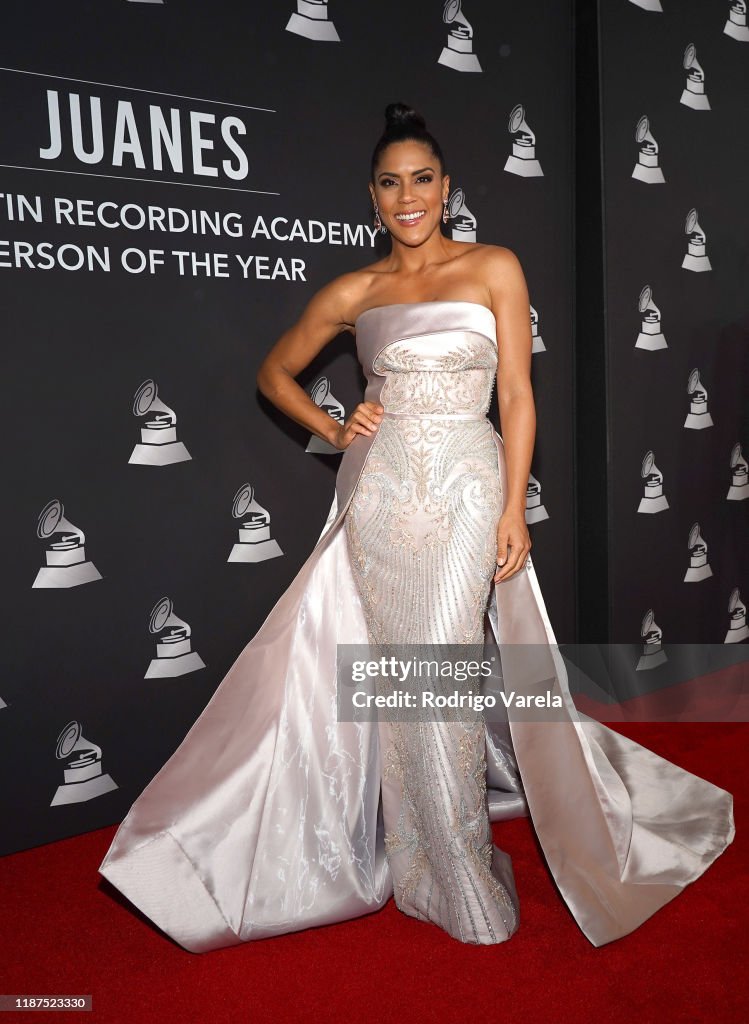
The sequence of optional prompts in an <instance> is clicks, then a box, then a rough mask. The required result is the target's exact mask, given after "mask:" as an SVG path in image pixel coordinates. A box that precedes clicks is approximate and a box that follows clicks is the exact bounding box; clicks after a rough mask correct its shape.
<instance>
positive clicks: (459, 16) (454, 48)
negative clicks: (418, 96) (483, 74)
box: [437, 0, 481, 71]
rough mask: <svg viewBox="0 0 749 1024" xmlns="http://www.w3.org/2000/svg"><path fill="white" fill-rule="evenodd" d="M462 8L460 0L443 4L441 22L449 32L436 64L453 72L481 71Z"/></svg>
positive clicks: (471, 32) (469, 28)
mask: <svg viewBox="0 0 749 1024" xmlns="http://www.w3.org/2000/svg"><path fill="white" fill-rule="evenodd" d="M462 6H463V5H462V4H461V0H446V2H445V6H444V7H443V9H442V20H443V22H444V23H445V25H449V26H450V31H449V32H448V33H447V45H446V46H444V47H443V48H442V53H441V54H440V55H439V59H438V61H437V63H438V64H444V65H445V67H447V68H452V69H453V70H454V71H481V65H480V64H479V59H478V57H477V56H476V54H475V53H474V52H473V28H472V26H471V23H470V22H469V21H468V19H467V18H466V16H465V14H463V11H462Z"/></svg>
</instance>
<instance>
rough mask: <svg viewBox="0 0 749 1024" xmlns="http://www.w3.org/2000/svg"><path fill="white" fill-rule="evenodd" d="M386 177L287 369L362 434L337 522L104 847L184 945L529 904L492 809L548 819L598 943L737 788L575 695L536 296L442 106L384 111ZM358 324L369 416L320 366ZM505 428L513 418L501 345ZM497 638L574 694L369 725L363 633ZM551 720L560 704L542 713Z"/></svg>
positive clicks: (685, 858) (374, 178)
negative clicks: (532, 492) (460, 168)
mask: <svg viewBox="0 0 749 1024" xmlns="http://www.w3.org/2000/svg"><path fill="white" fill-rule="evenodd" d="M371 171H372V173H371V181H370V185H369V189H370V193H371V196H372V201H373V212H374V216H375V224H376V225H377V226H378V227H380V228H381V230H383V232H384V231H389V232H390V234H391V239H392V247H391V252H390V254H389V255H388V256H387V257H386V258H385V259H383V260H381V261H379V262H377V263H375V264H373V265H371V266H369V267H366V268H364V269H362V270H359V271H355V272H353V273H350V274H345V275H343V276H342V277H340V278H338V279H336V280H335V281H333V282H332V283H331V284H329V285H327V286H326V287H325V288H323V289H322V290H321V291H320V292H319V293H318V294H317V295H316V296H314V297H313V299H312V300H311V302H310V303H309V305H308V307H307V309H306V310H305V312H304V314H303V316H302V317H301V319H300V321H299V323H298V324H296V325H295V326H294V327H292V328H290V329H289V330H288V331H287V332H286V333H285V334H284V335H283V336H282V337H281V338H280V339H279V341H278V342H277V344H276V345H275V346H274V348H273V349H272V350H271V352H270V353H269V354H268V356H267V357H266V359H265V361H264V363H263V366H262V367H261V369H260V372H259V373H258V385H259V387H260V389H261V391H263V393H264V394H265V395H266V396H267V397H268V398H269V399H270V400H272V401H273V402H274V403H275V404H276V405H277V406H278V408H280V409H281V410H283V411H284V412H285V413H286V414H287V415H289V416H290V417H291V418H292V419H294V420H295V421H296V422H298V423H300V424H302V425H303V426H305V427H306V428H308V429H309V430H311V431H313V432H314V433H315V434H317V435H318V436H320V437H322V438H325V439H326V440H328V441H330V442H332V443H333V444H334V445H335V447H336V448H338V449H340V450H341V451H342V452H343V457H342V461H341V466H340V469H339V472H338V476H337V478H336V489H335V494H334V496H333V502H332V506H331V509H330V513H329V515H328V518H327V521H326V523H325V526H324V528H323V531H322V534H321V535H320V538H319V539H318V541H317V544H316V546H315V548H314V549H313V551H312V553H311V554H310V556H309V558H308V559H307V561H306V562H305V563H304V565H303V566H302V567H301V569H300V570H299V573H298V574H297V576H296V577H295V579H294V580H293V582H292V584H291V585H290V587H289V588H288V589H287V590H286V592H285V593H284V594H283V595H282V596H281V598H280V599H279V601H278V602H277V603H276V605H275V606H274V608H273V609H272V610H271V612H270V613H269V614H268V616H267V618H266V619H265V621H264V622H263V624H262V626H261V627H260V630H259V631H258V633H257V634H256V635H255V636H254V637H253V638H252V639H251V640H250V642H249V643H248V644H247V646H246V647H245V649H244V650H243V651H242V652H241V654H240V655H239V657H238V658H237V660H236V661H235V663H234V665H233V666H232V668H231V669H230V670H229V672H228V674H227V676H226V677H225V679H224V680H223V681H222V683H221V684H220V685H219V687H218V688H217V690H216V691H215V693H214V695H213V697H212V698H211V700H210V701H209V703H208V705H207V706H206V708H205V710H204V711H203V712H202V714H201V715H200V717H199V718H198V720H197V721H196V722H195V724H194V725H193V726H192V728H191V729H190V731H189V732H188V734H187V736H186V737H185V739H184V740H183V742H182V743H181V745H180V746H179V748H178V749H177V750H176V752H175V753H174V754H173V755H172V757H171V758H170V759H169V760H168V761H167V763H166V764H165V765H164V767H163V768H162V769H161V770H160V771H159V772H158V773H157V775H156V776H155V777H154V778H153V779H152V781H151V782H150V783H149V784H148V786H147V787H146V788H145V790H144V791H143V793H142V794H141V795H140V796H139V797H138V799H137V800H136V801H135V803H134V804H133V806H132V807H131V809H130V811H129V813H128V815H127V817H126V818H125V820H124V821H123V822H122V824H121V825H120V827H119V829H118V831H117V834H116V835H115V837H114V840H113V842H112V844H111V846H110V848H109V850H108V851H107V854H106V856H105V858H104V860H103V862H102V864H101V865H100V867H99V871H100V873H101V874H102V875H104V876H105V877H106V878H107V879H108V880H109V881H110V882H112V883H113V884H114V885H115V886H116V887H117V888H118V889H120V890H121V891H122V892H123V893H124V894H125V895H126V896H127V897H128V898H129V899H130V900H131V901H132V902H133V903H134V904H135V905H136V906H137V907H139V908H140V910H142V911H143V912H144V913H145V914H146V915H147V916H148V917H150V918H151V920H153V921H154V922H155V923H156V924H157V925H158V926H159V927H160V928H162V929H163V930H164V931H165V932H167V933H168V934H169V935H170V936H172V937H173V938H174V939H175V940H176V941H177V942H179V943H180V944H181V945H182V946H183V947H184V948H185V949H188V950H190V951H192V952H205V951H208V950H211V949H216V948H219V947H222V946H228V945H234V944H237V943H241V942H246V941H249V940H254V939H260V938H265V937H269V936H273V935H279V934H283V933H286V932H291V931H296V930H300V929H303V928H308V927H312V926H315V925H322V924H330V923H333V922H337V921H342V920H346V919H350V918H353V917H357V916H361V915H363V914H367V913H371V912H373V911H375V910H378V909H379V908H380V907H382V906H383V905H384V904H385V903H386V902H387V901H388V900H389V899H390V898H391V896H394V898H395V902H396V905H397V907H398V908H399V909H400V910H401V911H403V912H404V913H405V914H408V915H410V916H412V917H414V918H418V919H420V920H423V921H430V922H432V923H434V924H436V925H438V926H439V927H441V928H442V929H444V931H445V932H447V933H448V934H449V935H451V936H452V937H453V938H455V939H457V940H459V941H461V942H465V943H474V944H493V943H500V942H504V941H506V940H507V939H508V938H510V936H512V935H513V934H514V933H515V931H516V930H517V929H518V926H519V920H520V917H519V903H518V897H517V891H516V887H515V880H514V877H513V872H512V865H511V862H510V858H509V857H508V855H507V854H506V853H504V852H503V851H501V850H500V849H498V848H497V847H495V846H494V845H493V842H492V835H491V827H490V822H491V821H499V820H505V819H508V818H512V817H516V816H519V815H530V817H531V820H532V823H533V826H534V828H535V831H536V833H537V835H538V838H539V841H540V844H541V847H542V849H543V851H544V855H545V857H546V860H547V863H548V865H549V867H550V869H551V871H552V874H553V876H554V879H555V881H556V884H557V886H558V887H559V890H560V892H561V894H562V896H563V898H564V899H565V901H566V903H567V905H568V907H569V908H570V910H571V912H572V915H573V917H574V919H575V920H576V922H577V923H578V925H579V926H580V928H581V929H582V931H583V933H584V934H585V935H586V937H587V938H588V939H589V940H590V942H591V943H592V944H593V945H594V946H600V945H603V944H604V943H607V942H611V941H612V940H614V939H617V938H619V937H621V936H623V935H626V934H628V933H629V932H631V931H632V930H633V929H635V928H636V927H638V926H639V925H640V924H641V923H642V922H643V921H644V920H646V919H647V918H648V917H650V916H651V915H652V914H653V913H655V911H656V910H658V908H659V907H661V906H663V905H664V904H665V903H666V902H668V901H669V900H670V899H672V898H673V897H674V896H676V895H677V894H678V893H679V892H681V890H682V889H683V888H684V887H685V886H686V885H688V884H689V883H690V882H692V881H694V880H695V879H696V878H698V877H699V876H700V875H701V874H702V873H703V872H704V871H705V870H706V869H707V867H708V866H709V865H710V864H712V862H713V861H714V860H715V859H716V858H717V857H718V856H719V855H720V854H721V853H722V852H723V851H724V850H725V848H726V847H727V846H728V845H729V843H730V842H731V841H732V840H733V837H734V823H733V801H732V797H731V794H730V793H727V792H726V791H724V790H722V789H719V788H718V787H716V786H714V785H713V784H711V783H710V782H707V781H705V780H704V779H700V778H698V777H697V776H695V775H692V774H691V773H689V772H687V771H685V770H683V769H681V768H679V767H678V766H676V765H674V764H672V763H671V762H669V761H666V760H665V759H664V758H661V757H659V756H658V755H657V754H655V753H653V752H652V751H650V750H647V749H646V748H645V747H642V746H640V745H639V744H637V743H634V742H633V741H632V740H629V739H627V738H626V737H624V736H621V735H620V734H618V733H616V732H614V731H612V730H610V729H608V728H606V727H605V726H603V725H602V724H600V723H599V722H596V721H595V720H594V719H590V718H588V717H587V716H584V715H582V714H580V713H579V712H577V711H576V709H575V706H574V704H573V702H572V698H571V696H570V693H569V687H568V683H567V677H566V672H565V668H564V663H563V660H562V659H561V658H560V656H559V652H558V651H557V650H556V649H555V639H554V634H553V631H552V628H551V625H550V623H549V620H548V616H547V614H546V609H545V606H544V602H543V598H542V595H541V591H540V588H539V585H538V580H537V578H536V574H535V570H534V568H533V564H532V562H531V559H530V556H529V555H528V551H529V549H530V538H529V536H528V530H527V527H526V524H525V516H524V508H525V492H526V485H527V481H528V475H529V471H530V463H531V456H532V450H533V444H534V437H535V411H534V405H533V396H532V391H531V386H530V361H531V360H530V356H531V331H530V321H529V317H528V309H529V301H528V292H527V288H526V285H525V280H524V277H523V273H522V269H521V268H520V265H519V263H518V261H517V259H516V257H515V256H514V255H513V253H511V252H510V251H509V250H507V249H504V248H502V247H497V246H490V245H478V244H468V243H458V242H453V241H451V240H449V239H447V238H446V237H444V236H443V234H442V232H441V230H440V225H441V222H442V221H443V219H446V216H445V210H446V201H447V196H448V192H449V177H448V175H447V174H446V173H445V161H444V158H443V155H442V152H441V150H440V147H439V145H438V144H437V142H436V141H435V139H434V138H433V137H432V135H431V134H430V133H428V132H427V130H426V127H425V124H424V121H423V120H422V119H421V118H420V117H419V116H418V115H417V114H415V112H414V111H412V110H409V108H407V107H405V106H403V105H402V104H391V105H390V106H389V107H388V109H387V111H386V128H385V132H384V133H383V135H382V137H381V138H380V140H379V141H378V143H377V146H376V147H375V151H374V154H373V159H372V168H371ZM343 329H349V330H351V331H352V332H354V333H355V336H356V347H357V354H358V357H359V359H360V361H361V364H362V367H363V369H364V372H365V374H366V376H367V381H368V384H367V389H366V392H365V396H364V401H363V402H361V403H360V404H359V405H357V407H356V408H355V409H354V411H353V413H352V414H351V415H350V416H349V417H348V419H347V420H346V421H345V423H344V424H338V423H337V422H336V421H334V420H333V419H332V418H331V417H330V416H329V415H328V414H327V413H326V412H324V410H322V409H320V408H318V407H317V406H316V405H315V403H314V402H313V401H312V400H311V399H310V398H309V397H308V396H307V395H306V393H305V392H304V391H303V389H302V388H301V387H300V386H299V385H298V384H297V383H296V381H295V379H294V378H295V377H296V376H297V375H298V374H299V373H300V372H301V371H302V370H303V369H304V368H305V367H306V366H307V365H309V363H310V362H311V360H312V359H313V358H314V357H315V356H316V355H317V354H318V352H319V351H320V350H321V349H322V348H323V347H324V345H325V344H326V343H327V342H328V341H330V340H332V339H333V338H334V337H336V336H337V335H338V334H339V333H340V331H341V330H343ZM500 354H501V367H502V369H501V373H500V374H499V376H498V400H499V406H500V414H501V420H502V425H503V433H504V437H503V438H501V437H500V436H499V434H497V432H496V431H495V430H494V428H493V426H492V425H491V422H490V421H489V419H488V418H487V412H488V410H489V406H490V400H491V394H492V388H493V382H494V378H495V375H496V374H497V368H498V365H499V357H500ZM340 644H370V645H372V647H373V648H374V650H375V651H378V652H380V651H389V650H391V649H392V645H398V644H416V645H443V644H450V645H452V644H461V645H471V646H469V647H467V648H466V649H467V650H473V649H474V647H473V645H478V647H479V650H481V649H482V645H483V649H484V651H485V652H487V653H488V652H489V651H491V652H493V653H494V655H495V656H496V659H497V660H496V664H500V665H501V672H500V673H499V675H498V677H495V678H494V679H493V685H494V686H495V690H496V689H497V688H498V690H499V691H501V690H504V692H505V693H514V694H515V695H516V696H520V697H534V696H537V695H538V694H539V693H543V694H546V693H548V694H551V695H553V698H555V700H556V702H557V703H558V707H557V708H556V709H555V711H554V713H553V715H551V716H550V715H549V714H548V712H547V713H546V715H545V716H544V715H542V714H540V713H539V714H538V716H536V717H534V716H533V715H531V716H528V715H527V714H526V715H522V716H513V715H512V714H510V715H507V716H506V718H505V720H504V721H502V720H501V719H499V720H497V721H494V720H492V721H487V720H485V718H484V715H483V714H482V712H481V711H480V710H479V711H477V712H474V713H472V714H470V713H464V714H462V715H461V718H460V720H449V719H448V717H447V716H446V715H445V716H444V717H442V718H440V715H439V713H434V712H433V713H431V715H430V717H424V718H422V719H419V720H416V721H401V720H399V719H398V716H397V715H387V714H385V715H381V716H380V718H379V720H376V719H375V720H367V721H361V720H355V721H344V720H342V716H340V715H339V714H338V712H337V696H338V694H337V668H338V663H337V651H338V647H337V645H340ZM544 718H545V720H544Z"/></svg>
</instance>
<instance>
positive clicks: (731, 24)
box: [723, 0, 749, 43]
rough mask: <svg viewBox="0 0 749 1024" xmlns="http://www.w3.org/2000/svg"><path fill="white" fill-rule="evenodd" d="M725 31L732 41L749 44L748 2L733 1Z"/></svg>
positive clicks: (744, 0) (741, 0)
mask: <svg viewBox="0 0 749 1024" xmlns="http://www.w3.org/2000/svg"><path fill="white" fill-rule="evenodd" d="M723 31H724V32H725V34H726V35H727V36H730V37H731V39H738V40H739V42H741V43H747V42H749V28H747V24H746V0H733V2H732V3H731V4H730V5H729V8H728V21H726V24H725V26H724V28H723Z"/></svg>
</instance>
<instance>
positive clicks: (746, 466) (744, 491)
mask: <svg viewBox="0 0 749 1024" xmlns="http://www.w3.org/2000/svg"><path fill="white" fill-rule="evenodd" d="M747 498H749V463H747V461H746V459H745V458H744V456H743V455H742V454H741V444H740V443H739V442H738V441H737V442H736V444H735V445H734V446H733V448H732V449H731V486H730V487H729V488H728V494H727V495H726V499H727V500H728V501H745V500H746V499H747Z"/></svg>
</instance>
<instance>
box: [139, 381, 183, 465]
mask: <svg viewBox="0 0 749 1024" xmlns="http://www.w3.org/2000/svg"><path fill="white" fill-rule="evenodd" d="M146 415H147V416H148V419H147V420H146V425H145V426H144V427H141V430H140V443H139V444H136V446H135V447H134V448H133V451H132V455H131V456H130V458H129V459H128V462H129V463H130V465H136V466H172V465H174V463H175V462H186V461H188V460H189V459H190V458H191V455H190V453H189V452H188V450H187V448H185V446H184V445H183V444H182V442H181V441H178V440H177V429H176V427H175V425H174V424H175V423H176V422H177V415H176V413H175V412H174V411H173V410H172V409H170V408H169V406H168V405H164V403H163V402H162V401H161V399H160V398H159V389H158V388H157V386H156V384H155V383H154V381H152V380H144V381H143V383H142V384H141V386H140V387H139V388H138V390H137V391H136V392H135V398H134V399H133V416H146Z"/></svg>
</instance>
